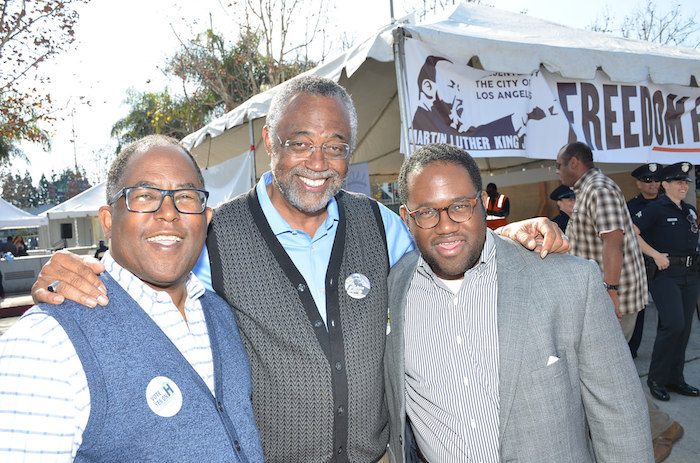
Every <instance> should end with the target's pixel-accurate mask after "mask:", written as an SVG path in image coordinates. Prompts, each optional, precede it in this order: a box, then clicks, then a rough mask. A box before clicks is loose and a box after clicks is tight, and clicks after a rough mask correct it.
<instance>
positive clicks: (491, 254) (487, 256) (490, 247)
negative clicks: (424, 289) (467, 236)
mask: <svg viewBox="0 0 700 463" xmlns="http://www.w3.org/2000/svg"><path fill="white" fill-rule="evenodd" d="M494 236H495V233H494V232H493V231H491V230H488V229H487V230H486V241H484V248H483V249H482V250H481V256H479V262H478V263H477V264H476V265H475V266H474V267H472V268H470V269H468V270H467V271H466V272H464V277H465V278H469V277H470V276H474V275H478V274H480V273H481V271H482V270H483V268H484V267H485V265H484V264H491V263H493V262H495V260H496V242H495V238H494ZM418 271H419V272H422V273H423V274H424V275H426V276H428V277H430V278H432V279H433V281H435V282H436V283H437V282H438V281H439V280H440V278H439V277H438V276H437V275H435V272H433V269H432V268H430V265H428V263H427V262H426V261H425V260H424V259H423V256H422V255H421V256H420V257H419V258H418Z"/></svg>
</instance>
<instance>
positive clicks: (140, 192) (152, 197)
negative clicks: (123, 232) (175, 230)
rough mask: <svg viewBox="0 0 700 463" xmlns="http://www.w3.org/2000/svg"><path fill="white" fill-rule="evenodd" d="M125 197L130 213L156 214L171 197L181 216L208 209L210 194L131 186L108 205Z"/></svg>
mask: <svg viewBox="0 0 700 463" xmlns="http://www.w3.org/2000/svg"><path fill="white" fill-rule="evenodd" d="M122 196H124V199H125V200H126V209H127V210H128V211H130V212H142V213H148V212H156V211H157V210H158V209H160V207H161V206H162V205H163V201H164V200H165V197H166V196H170V198H171V199H172V200H173V204H174V205H175V209H177V211H178V212H180V213H181V214H201V213H202V212H204V210H205V209H206V208H207V198H209V192H208V191H204V190H198V189H196V188H180V189H177V190H161V189H160V188H153V187H144V186H130V187H125V188H122V189H121V190H119V192H118V193H117V194H115V195H114V196H113V197H112V199H110V200H109V202H108V204H109V205H110V206H111V205H112V204H114V203H116V202H117V201H118V200H119V198H121V197H122Z"/></svg>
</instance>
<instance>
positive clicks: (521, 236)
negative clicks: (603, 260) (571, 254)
mask: <svg viewBox="0 0 700 463" xmlns="http://www.w3.org/2000/svg"><path fill="white" fill-rule="evenodd" d="M496 233H498V234H499V235H500V236H503V237H505V238H510V239H511V240H513V241H517V242H518V243H520V244H522V245H523V246H525V247H526V248H528V249H530V250H532V251H535V252H539V253H540V256H542V258H544V257H546V256H547V254H548V253H550V252H555V253H565V252H568V251H569V249H570V245H569V240H568V239H567V238H566V236H565V235H564V233H562V231H561V229H560V228H559V226H558V225H557V224H556V223H554V222H552V221H551V220H549V219H548V218H546V217H536V218H534V219H527V220H521V221H520V222H513V223H509V224H508V225H505V226H503V227H501V228H499V229H497V230H496Z"/></svg>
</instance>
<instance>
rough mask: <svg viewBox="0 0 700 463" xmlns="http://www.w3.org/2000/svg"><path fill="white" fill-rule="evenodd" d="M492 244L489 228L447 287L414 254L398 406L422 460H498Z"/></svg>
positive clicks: (489, 462)
mask: <svg viewBox="0 0 700 463" xmlns="http://www.w3.org/2000/svg"><path fill="white" fill-rule="evenodd" d="M496 278H497V276H496V248H495V244H494V237H493V235H492V232H490V231H487V235H486V242H485V245H484V249H483V251H482V254H481V259H480V261H479V263H478V264H477V265H475V266H474V267H473V268H471V269H469V270H468V271H467V272H466V273H465V274H464V280H463V282H462V285H461V286H460V287H459V290H458V291H457V292H456V293H454V292H452V291H451V290H450V289H449V288H448V286H447V285H446V284H445V283H444V282H443V281H442V280H440V279H439V278H438V277H437V276H436V275H435V273H433V271H432V270H431V269H430V267H429V266H428V264H427V263H426V262H425V261H424V260H423V258H422V257H421V258H420V260H419V264H418V268H417V270H416V273H415V274H414V276H413V280H412V282H411V284H410V287H409V289H408V295H407V305H406V314H405V327H404V339H405V341H404V342H405V363H406V413H407V414H408V418H409V419H410V421H411V425H412V428H413V432H414V434H415V437H416V442H417V443H418V447H419V448H420V450H421V453H422V454H423V456H424V457H425V458H426V460H427V461H429V462H459V463H466V462H477V463H497V462H498V460H499V440H498V433H499V429H498V426H499V420H498V410H499V395H498V394H499V392H498V324H497V310H496V302H497V301H496V299H497V279H496Z"/></svg>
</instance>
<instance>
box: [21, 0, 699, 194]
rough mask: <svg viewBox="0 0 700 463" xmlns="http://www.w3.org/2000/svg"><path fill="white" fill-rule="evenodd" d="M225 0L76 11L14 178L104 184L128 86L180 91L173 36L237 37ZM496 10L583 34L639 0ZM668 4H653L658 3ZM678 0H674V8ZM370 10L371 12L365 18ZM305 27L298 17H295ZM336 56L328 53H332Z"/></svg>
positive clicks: (356, 18)
mask: <svg viewBox="0 0 700 463" xmlns="http://www.w3.org/2000/svg"><path fill="white" fill-rule="evenodd" d="M223 3H226V0H197V1H190V0H147V1H144V0H120V1H112V0H92V1H91V2H90V3H88V4H87V5H82V6H81V7H80V8H79V10H78V11H79V13H80V19H79V21H78V24H77V28H76V41H75V43H74V44H73V46H72V47H71V48H70V49H69V50H68V51H66V52H64V53H61V54H59V55H57V56H56V58H54V59H53V60H52V61H51V62H49V63H46V65H45V66H43V67H42V71H43V72H44V73H46V74H48V75H50V76H51V79H52V82H51V84H50V86H49V88H48V89H47V90H49V92H50V93H51V95H52V98H53V101H54V107H55V108H56V113H55V115H56V117H57V118H58V119H57V121H56V122H55V123H54V124H53V125H52V126H51V127H47V130H48V132H49V135H50V138H51V148H50V150H49V151H48V152H47V151H44V150H43V149H42V148H41V147H39V146H36V145H32V144H27V143H23V144H22V145H21V148H22V150H23V151H24V153H25V154H26V155H27V158H28V161H29V163H28V164H27V163H25V162H23V161H15V162H14V164H13V168H14V170H15V171H16V172H23V171H25V170H28V171H29V172H30V173H31V174H32V178H33V180H34V183H35V184H37V183H38V181H39V178H40V177H41V175H42V173H43V174H45V175H46V176H47V177H49V176H50V175H51V173H52V172H60V171H62V170H63V169H64V168H66V167H71V166H73V165H74V163H76V162H77V164H78V166H80V167H82V168H84V169H85V171H86V172H87V174H88V178H90V179H91V180H93V181H95V180H97V179H100V180H102V179H104V178H105V177H106V170H107V166H106V164H105V157H106V156H109V155H111V154H112V153H113V152H114V149H115V147H116V142H115V141H114V140H113V139H111V136H110V131H111V128H112V125H113V124H114V123H115V122H116V121H117V120H119V119H120V118H122V117H124V116H125V115H126V114H127V113H128V107H127V105H126V104H124V100H125V98H126V95H127V91H128V90H129V89H133V90H136V91H139V92H144V91H153V92H157V91H161V90H163V89H164V88H168V89H169V90H170V91H173V92H178V91H179V90H180V84H179V82H173V81H168V79H167V78H166V76H165V75H164V74H163V72H162V71H161V68H162V66H163V65H164V63H165V62H166V60H167V58H168V57H169V56H171V55H172V54H173V53H174V52H175V51H177V49H178V48H179V43H178V38H177V36H176V34H175V32H177V34H178V35H179V36H180V37H182V38H188V37H192V36H193V35H194V34H195V33H196V32H199V31H202V30H205V29H206V28H208V27H209V24H210V21H211V24H212V25H213V26H214V29H215V30H216V31H220V32H221V33H222V34H223V35H224V36H225V37H234V36H235V34H236V26H235V21H234V19H235V18H232V17H230V16H229V14H228V13H227V10H225V9H224V8H222V4H223ZM418 3H420V2H419V1H417V0H394V11H395V16H396V17H400V16H403V15H404V14H405V13H406V12H407V11H409V10H410V8H411V7H412V6H415V5H416V4H418ZM485 3H488V4H490V5H492V6H494V7H496V8H500V9H504V10H509V11H514V12H522V11H523V10H525V11H526V12H527V14H529V15H531V16H535V17H539V18H543V19H547V20H550V21H554V22H558V23H560V24H564V25H567V26H572V27H577V28H586V27H587V26H589V25H590V24H592V23H593V22H594V21H595V20H596V18H598V17H599V16H600V15H601V14H602V13H603V12H604V11H606V9H607V11H609V12H610V13H611V14H612V15H613V16H614V17H616V18H617V19H621V18H622V17H624V16H625V15H626V14H628V13H629V12H631V11H632V10H633V9H634V8H635V7H636V6H638V5H639V3H640V0H616V1H608V0H588V1H587V2H581V1H580V0H575V1H574V0H487V1H486V2H485ZM666 3H669V2H665V1H664V2H659V4H663V5H665V4H666ZM674 3H676V2H674ZM677 3H680V4H681V7H682V9H683V11H684V12H685V13H686V14H689V15H694V14H695V15H696V20H698V21H700V15H698V10H700V2H698V1H697V0H680V1H678V2H677ZM367 12H371V14H368V13H367ZM301 20H303V19H301ZM389 21H390V7H389V0H336V2H335V7H334V8H332V9H331V10H330V11H329V15H328V23H329V24H330V25H331V26H332V27H334V28H336V30H338V31H341V32H345V34H346V35H347V36H348V37H350V38H353V37H354V38H355V39H357V40H360V39H362V38H364V37H366V36H368V35H370V34H371V33H372V32H373V31H375V30H376V29H378V28H379V27H381V26H383V25H385V24H387V23H388V22H389ZM332 54H333V53H332V52H331V55H332Z"/></svg>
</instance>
